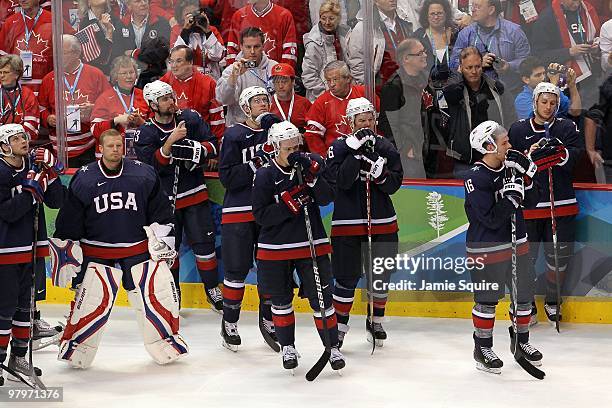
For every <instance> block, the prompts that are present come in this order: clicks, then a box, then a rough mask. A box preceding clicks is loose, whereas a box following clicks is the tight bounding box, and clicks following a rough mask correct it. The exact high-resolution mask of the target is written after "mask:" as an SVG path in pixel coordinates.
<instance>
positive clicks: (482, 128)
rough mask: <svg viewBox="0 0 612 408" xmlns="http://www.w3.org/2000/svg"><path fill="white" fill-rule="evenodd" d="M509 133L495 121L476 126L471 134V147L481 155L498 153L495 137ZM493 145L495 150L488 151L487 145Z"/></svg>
mask: <svg viewBox="0 0 612 408" xmlns="http://www.w3.org/2000/svg"><path fill="white" fill-rule="evenodd" d="M503 133H507V131H506V129H504V127H503V126H501V125H500V124H499V123H497V122H495V121H493V120H487V121H485V122H482V123H481V124H480V125H478V126H476V127H475V128H474V130H472V132H471V133H470V146H472V149H474V150H476V151H477V152H479V153H482V154H487V153H497V143H495V136H498V135H501V134H503ZM488 144H492V145H493V146H494V147H495V148H494V149H493V150H487V145H488Z"/></svg>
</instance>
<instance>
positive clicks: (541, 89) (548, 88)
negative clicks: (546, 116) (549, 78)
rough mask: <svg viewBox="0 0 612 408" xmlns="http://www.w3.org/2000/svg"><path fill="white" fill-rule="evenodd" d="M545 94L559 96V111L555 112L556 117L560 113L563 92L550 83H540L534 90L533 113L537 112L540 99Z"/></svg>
mask: <svg viewBox="0 0 612 408" xmlns="http://www.w3.org/2000/svg"><path fill="white" fill-rule="evenodd" d="M543 93H551V94H555V95H557V110H556V111H555V116H556V115H557V112H559V105H560V104H561V91H560V90H559V87H558V86H557V85H554V84H551V83H550V82H540V83H539V84H537V85H536V87H535V89H534V90H533V111H534V113H535V112H536V111H537V107H538V98H539V97H540V95H541V94H543Z"/></svg>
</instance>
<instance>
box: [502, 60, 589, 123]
mask: <svg viewBox="0 0 612 408" xmlns="http://www.w3.org/2000/svg"><path fill="white" fill-rule="evenodd" d="M519 71H520V73H521V80H522V81H523V83H524V84H525V86H524V87H523V91H522V92H521V93H520V94H518V95H517V96H516V99H515V100H514V107H515V109H516V114H517V116H518V118H519V119H527V118H529V117H531V116H532V115H533V90H534V89H535V87H536V86H537V85H538V84H539V83H541V82H543V81H546V82H551V83H553V84H555V85H556V86H558V87H559V88H565V87H567V89H568V91H569V95H570V96H569V97H568V96H567V95H565V93H563V92H561V97H560V100H559V113H558V116H559V117H563V118H568V119H570V118H569V116H572V117H579V116H580V114H581V113H582V101H581V98H580V93H579V92H578V88H577V87H576V72H575V71H574V70H573V69H571V68H568V67H566V66H564V65H561V64H557V63H551V64H550V65H548V69H547V68H545V67H544V64H543V63H542V62H541V61H540V60H539V59H538V58H536V57H527V58H525V61H523V62H522V63H521V65H520V68H519Z"/></svg>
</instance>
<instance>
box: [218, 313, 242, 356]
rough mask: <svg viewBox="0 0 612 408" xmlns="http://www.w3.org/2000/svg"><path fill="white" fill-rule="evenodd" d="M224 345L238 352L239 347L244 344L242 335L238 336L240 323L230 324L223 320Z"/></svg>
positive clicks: (222, 336)
mask: <svg viewBox="0 0 612 408" xmlns="http://www.w3.org/2000/svg"><path fill="white" fill-rule="evenodd" d="M221 338H222V343H221V344H222V345H223V347H225V348H226V349H228V350H231V351H233V352H236V351H238V346H239V345H240V344H242V340H241V339H240V334H238V323H229V322H226V321H225V320H221Z"/></svg>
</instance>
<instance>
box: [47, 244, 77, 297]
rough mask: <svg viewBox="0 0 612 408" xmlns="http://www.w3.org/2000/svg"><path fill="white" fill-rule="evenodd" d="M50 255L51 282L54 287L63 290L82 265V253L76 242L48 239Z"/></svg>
mask: <svg viewBox="0 0 612 408" xmlns="http://www.w3.org/2000/svg"><path fill="white" fill-rule="evenodd" d="M49 249H50V255H51V281H52V282H53V285H54V286H57V287H59V288H64V287H66V286H67V285H69V284H70V283H71V282H72V279H74V278H75V277H76V276H77V275H78V273H79V272H81V264H82V263H83V251H82V250H81V245H79V243H78V242H77V241H71V240H69V239H66V240H63V239H59V238H49Z"/></svg>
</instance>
